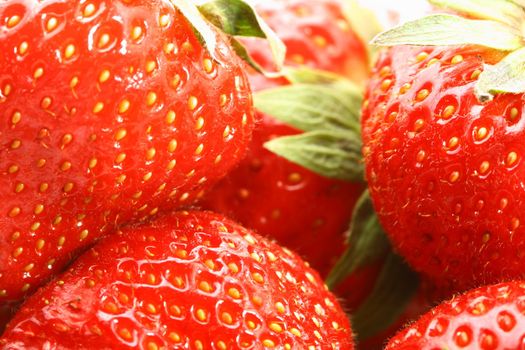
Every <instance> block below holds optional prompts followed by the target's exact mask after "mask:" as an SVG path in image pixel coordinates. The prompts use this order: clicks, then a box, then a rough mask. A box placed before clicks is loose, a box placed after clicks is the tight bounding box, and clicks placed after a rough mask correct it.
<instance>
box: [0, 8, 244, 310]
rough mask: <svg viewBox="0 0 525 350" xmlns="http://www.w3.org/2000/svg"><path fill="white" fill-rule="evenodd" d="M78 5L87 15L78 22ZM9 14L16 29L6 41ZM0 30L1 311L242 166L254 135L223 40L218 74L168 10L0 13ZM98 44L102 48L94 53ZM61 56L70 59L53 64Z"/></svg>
mask: <svg viewBox="0 0 525 350" xmlns="http://www.w3.org/2000/svg"><path fill="white" fill-rule="evenodd" d="M89 4H92V5H93V4H94V5H95V10H94V12H93V14H92V15H91V16H89V17H82V16H83V15H82V14H83V13H84V11H86V13H87V14H89V11H90V8H87V7H88V6H89ZM29 8H30V9H31V10H30V11H29V10H28V9H29ZM86 8H87V9H86ZM14 15H19V16H20V17H22V20H21V21H20V22H19V23H18V24H17V25H16V26H14V27H13V28H12V29H6V26H7V24H6V23H7V22H8V21H9V20H8V18H11V17H12V16H14ZM161 15H167V16H168V17H167V18H168V21H167V24H166V26H164V27H163V26H162V24H161V23H160V18H161V17H160V16H161ZM51 16H54V17H55V18H56V19H57V20H58V24H57V25H56V28H55V29H53V23H52V22H48V21H49V20H50V18H51ZM0 17H1V19H2V20H1V21H2V22H1V23H2V28H1V34H0V39H1V40H0V51H1V52H2V55H1V56H0V63H1V64H0V67H2V68H0V91H3V95H2V96H0V105H1V113H2V120H3V122H2V124H0V140H1V141H2V144H1V145H0V146H1V147H0V197H1V198H2V201H1V202H0V227H1V229H0V247H1V248H0V301H2V300H14V299H18V298H20V297H21V296H22V295H24V294H26V292H28V291H31V290H33V289H34V287H36V286H38V285H39V284H40V283H41V282H42V281H43V280H44V279H46V278H47V277H49V276H50V275H51V274H52V273H54V272H56V271H58V270H60V269H61V268H62V267H63V266H64V264H65V263H66V262H68V261H69V259H70V256H71V255H72V254H74V253H75V252H76V251H77V250H79V249H82V248H84V247H87V246H88V245H90V244H91V243H93V241H94V240H96V239H97V238H98V237H100V236H101V235H103V234H104V233H106V232H109V231H111V230H113V229H114V228H115V227H116V226H117V225H119V224H121V223H123V222H128V221H131V220H145V219H147V218H149V217H150V216H152V215H154V214H155V213H156V212H157V211H163V210H165V209H168V208H173V207H180V206H183V205H187V204H189V203H191V202H192V201H193V200H195V198H196V197H199V196H200V195H201V194H202V191H203V190H204V189H205V188H207V187H208V186H209V185H211V184H212V183H213V182H215V181H216V180H217V179H219V178H221V177H222V176H223V175H225V174H226V173H227V171H228V170H229V169H230V168H231V167H232V166H233V165H234V164H235V163H236V162H237V161H238V160H239V159H241V158H242V156H243V155H244V151H245V148H246V145H247V143H248V141H249V139H250V134H251V129H252V126H253V124H252V109H251V108H252V107H251V96H250V91H249V87H248V85H247V81H246V77H245V75H244V72H243V68H242V66H241V64H240V62H239V61H238V59H237V58H236V57H235V55H234V54H233V53H232V52H231V50H230V49H229V47H228V46H227V44H226V43H225V42H226V41H225V40H223V38H222V37H218V52H217V53H216V55H217V58H218V59H219V60H220V63H213V62H212V63H211V65H210V66H209V67H208V65H207V64H206V63H205V60H206V59H209V57H210V54H209V53H208V52H207V50H206V49H204V48H202V46H201V45H200V43H199V41H198V40H197V38H196V37H195V35H194V33H193V31H192V29H191V27H190V25H189V24H188V23H187V21H186V20H185V19H184V18H183V17H182V16H181V14H180V13H179V12H178V11H176V10H175V9H174V7H173V5H172V4H171V3H170V1H167V0H135V1H132V2H130V1H111V2H107V1H94V2H84V1H66V2H63V1H45V2H41V1H34V0H24V1H16V2H15V1H4V2H2V4H0ZM82 18H84V19H83V20H84V22H85V23H81V22H80V20H81V19H82ZM48 23H50V26H49V28H51V29H53V30H51V31H50V33H47V34H44V31H45V30H46V29H45V28H47V27H46V25H47V24H48ZM163 23H164V22H163ZM136 26H142V28H143V33H142V35H141V36H137V40H135V39H134V36H133V34H132V33H133V28H134V27H136ZM135 33H137V32H135ZM103 34H110V39H109V41H108V44H107V46H101V47H102V48H100V47H99V44H100V43H102V44H104V42H103V41H102V42H101V41H100V40H101V38H103ZM88 39H89V40H88ZM23 42H26V43H27V47H28V48H27V51H26V52H24V48H23V45H22V43H23ZM69 44H73V45H74V46H75V53H74V55H73V56H72V57H71V58H70V59H65V57H66V47H67V45H69ZM88 44H89V45H88ZM169 44H174V46H170V45H169ZM20 45H22V51H21V50H20ZM88 46H89V47H88ZM22 53H24V54H23V55H22ZM150 60H151V61H156V64H154V65H150V64H148V62H149V61H150ZM130 67H131V68H130ZM147 67H149V68H152V69H153V70H151V71H150V70H149V68H147ZM205 67H208V68H209V69H208V70H206V68H205ZM38 68H42V69H43V71H42V72H39V71H38ZM104 70H108V71H109V72H110V75H109V76H108V77H104V76H103V75H102V79H101V78H100V77H101V73H102V72H103V71H104ZM35 72H36V74H37V75H36V76H37V77H38V76H39V74H40V73H42V76H41V77H40V78H38V79H34V74H35ZM148 72H150V73H148ZM208 72H209V73H208ZM177 74H178V75H179V76H180V82H178V84H173V81H174V79H175V77H176V76H177ZM74 77H78V83H76V82H75V80H74ZM105 78H107V80H105ZM72 81H73V82H72ZM7 84H9V85H10V86H11V88H10V89H9V88H7V90H6V87H7ZM75 84H76V85H75ZM9 90H10V91H9ZM7 92H9V93H7ZM151 92H153V93H156V94H157V95H156V96H157V97H156V100H154V99H152V97H153V95H150V93H151ZM148 96H149V98H150V99H149V100H148ZM221 96H225V98H223V99H222V100H221ZM46 97H50V98H51V99H52V102H51V103H50V105H49V106H46V100H45V99H46ZM193 97H196V98H197V101H196V105H193ZM124 99H127V100H129V102H130V105H129V108H127V111H126V108H124V105H121V102H122V101H123V100H124ZM148 101H149V102H148ZM98 102H103V103H104V108H103V109H102V110H101V111H100V112H98V113H96V110H95V109H94V108H95V107H96V105H97V103H98ZM42 103H43V104H42ZM121 107H122V108H121ZM17 111H18V112H19V113H20V115H21V117H20V118H17V117H15V118H14V119H13V116H14V115H15V114H14V113H15V112H17ZM169 111H173V112H175V114H176V118H175V119H173V118H170V117H168V115H170V116H171V114H170V112H169ZM199 118H202V119H199ZM18 119H19V120H18ZM201 122H203V123H201ZM121 130H126V131H127V134H126V135H125V137H124V138H120V137H119V136H124V135H123V134H122V132H121ZM225 130H228V131H229V132H227V133H225ZM119 133H120V134H119ZM172 140H173V141H172ZM175 142H176V144H175ZM123 154H125V159H124V157H123V156H121V155H123ZM221 157H222V158H221ZM94 159H96V162H95V161H94ZM41 160H43V161H41ZM13 210H14V211H13ZM18 211H19V213H18ZM61 237H63V238H61ZM64 239H65V240H64ZM38 240H41V241H38ZM63 240H64V241H63ZM62 241H63V242H62ZM59 242H60V243H63V244H62V245H61V244H60V243H59Z"/></svg>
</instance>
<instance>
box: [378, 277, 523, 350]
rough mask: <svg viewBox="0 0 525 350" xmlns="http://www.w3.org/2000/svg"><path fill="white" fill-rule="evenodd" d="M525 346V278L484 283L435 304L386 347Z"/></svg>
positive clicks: (488, 349)
mask: <svg viewBox="0 0 525 350" xmlns="http://www.w3.org/2000/svg"><path fill="white" fill-rule="evenodd" d="M524 348H525V282H523V281H516V282H507V283H501V284H496V285H490V286H484V287H481V288H478V289H475V290H471V291H469V292H467V293H465V294H463V295H460V296H456V297H454V298H452V299H451V300H449V301H446V302H444V303H442V304H441V305H439V306H437V307H435V308H434V309H432V310H431V311H430V312H428V313H427V314H425V315H424V316H423V317H421V318H420V319H419V320H418V321H417V322H415V323H413V324H412V325H410V326H409V327H407V328H406V329H405V330H403V331H401V332H400V333H399V334H397V335H396V336H395V337H394V338H392V339H391V340H390V342H389V343H388V345H387V347H386V349H387V350H394V349H403V350H408V349H418V350H434V349H480V350H504V349H505V350H506V349H524Z"/></svg>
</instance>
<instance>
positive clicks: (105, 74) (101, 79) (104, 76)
mask: <svg viewBox="0 0 525 350" xmlns="http://www.w3.org/2000/svg"><path fill="white" fill-rule="evenodd" d="M110 77H111V73H110V71H109V70H107V69H104V70H103V71H102V72H100V75H99V76H98V81H99V82H100V83H101V84H103V83H105V82H106V81H108V80H109V78H110Z"/></svg>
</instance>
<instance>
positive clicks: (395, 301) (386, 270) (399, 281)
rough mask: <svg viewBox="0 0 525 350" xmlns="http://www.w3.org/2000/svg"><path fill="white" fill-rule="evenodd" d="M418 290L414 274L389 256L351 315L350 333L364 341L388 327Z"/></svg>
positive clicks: (397, 257) (400, 260)
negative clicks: (373, 284)
mask: <svg viewBox="0 0 525 350" xmlns="http://www.w3.org/2000/svg"><path fill="white" fill-rule="evenodd" d="M418 287H419V279H418V275H417V274H416V273H415V272H413V271H412V270H411V269H410V268H409V267H408V266H407V265H406V264H405V262H404V261H403V259H402V258H401V257H399V256H397V255H396V254H394V253H390V254H389V256H388V258H387V259H386V261H385V264H384V266H383V269H382V271H381V273H380V274H379V277H378V279H377V281H376V284H375V286H374V289H373V290H372V293H371V294H370V295H369V297H368V298H367V299H366V300H365V302H364V303H363V304H362V305H361V306H360V307H359V308H358V309H357V310H356V311H355V312H354V313H353V315H352V330H353V331H354V332H355V334H357V336H358V342H359V340H364V339H366V338H369V337H371V336H373V335H376V334H378V333H379V332H382V331H385V330H387V329H388V328H389V327H390V326H392V325H393V324H394V323H395V322H396V321H397V320H398V319H399V317H400V316H401V315H402V314H403V312H404V311H405V310H406V308H407V306H408V304H409V303H410V302H411V300H412V298H414V296H415V294H416V292H417V290H418Z"/></svg>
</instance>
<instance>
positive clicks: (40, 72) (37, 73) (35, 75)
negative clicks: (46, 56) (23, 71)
mask: <svg viewBox="0 0 525 350" xmlns="http://www.w3.org/2000/svg"><path fill="white" fill-rule="evenodd" d="M43 75H44V68H42V67H38V68H37V69H35V72H34V73H33V78H35V79H39V78H42V76H43Z"/></svg>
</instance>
